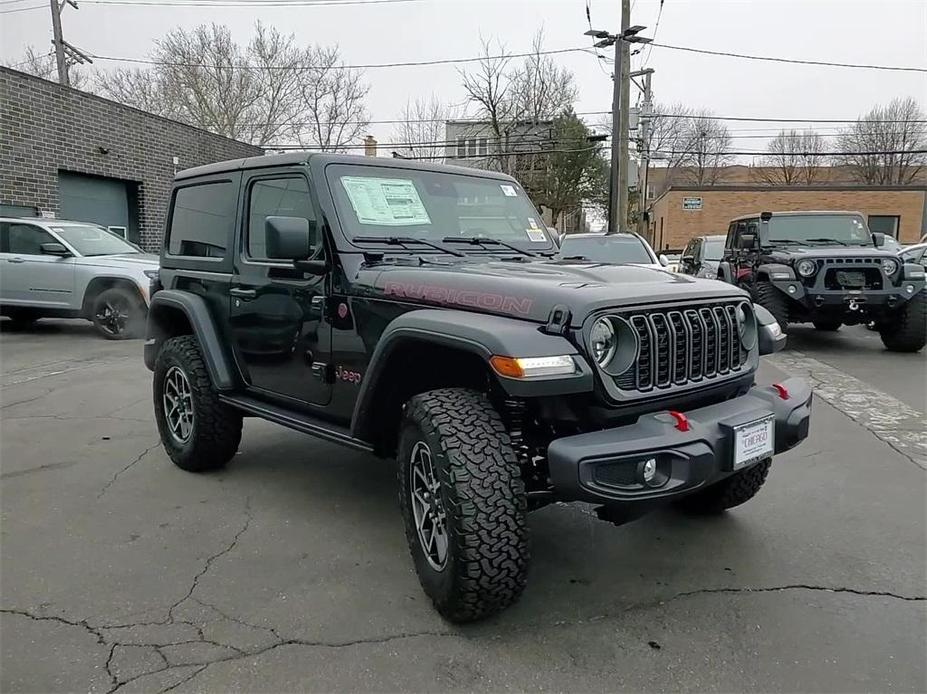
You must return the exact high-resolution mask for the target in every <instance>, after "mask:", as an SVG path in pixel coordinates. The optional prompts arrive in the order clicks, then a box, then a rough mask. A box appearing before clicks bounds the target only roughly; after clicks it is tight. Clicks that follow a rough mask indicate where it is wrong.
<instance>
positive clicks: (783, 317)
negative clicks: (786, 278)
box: [753, 281, 789, 332]
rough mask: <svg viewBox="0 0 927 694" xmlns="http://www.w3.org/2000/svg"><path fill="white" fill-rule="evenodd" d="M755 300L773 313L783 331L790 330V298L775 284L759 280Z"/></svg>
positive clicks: (755, 290)
mask: <svg viewBox="0 0 927 694" xmlns="http://www.w3.org/2000/svg"><path fill="white" fill-rule="evenodd" d="M753 300H754V301H756V303H758V304H759V305H760V306H762V307H763V308H765V309H766V310H767V311H769V312H770V313H771V314H772V315H773V318H775V319H776V322H777V323H778V324H779V327H780V328H782V332H786V331H787V330H788V328H789V305H788V303H787V302H788V299H786V298H785V296H783V294H782V292H780V291H779V290H778V289H776V287H775V286H774V285H773V284H771V283H769V282H762V281H760V282H757V283H756V288H755V289H754V295H753Z"/></svg>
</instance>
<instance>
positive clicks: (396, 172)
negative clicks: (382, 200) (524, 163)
mask: <svg viewBox="0 0 927 694" xmlns="http://www.w3.org/2000/svg"><path fill="white" fill-rule="evenodd" d="M402 161H403V160H402V159H396V160H387V161H386V162H381V161H371V162H366V161H339V160H337V159H329V160H327V161H324V163H322V165H321V166H319V167H318V168H317V169H316V171H315V173H314V175H313V180H314V181H315V182H316V189H317V190H319V191H321V190H325V195H324V198H325V202H326V205H325V207H328V206H329V205H330V206H331V207H330V213H328V215H327V216H328V218H329V221H330V222H332V223H330V228H331V229H332V231H333V232H334V230H335V228H336V227H337V230H338V233H337V234H333V235H334V236H335V239H336V243H335V245H336V246H337V247H338V248H339V250H340V251H346V252H368V253H369V252H370V251H371V250H379V251H381V252H382V249H383V244H382V243H368V242H364V241H355V240H354V235H352V234H351V233H350V232H349V230H348V228H349V226H350V224H346V223H345V222H346V221H347V222H349V223H350V220H345V218H344V215H345V214H347V213H350V211H348V212H346V211H345V210H343V209H342V207H343V205H342V204H341V203H340V198H339V195H338V194H337V192H336V189H335V187H336V186H337V185H338V184H339V180H340V178H341V177H342V176H358V175H364V174H362V173H358V172H357V171H345V172H341V173H339V172H337V169H338V168H342V167H343V168H347V169H354V170H356V169H361V168H363V169H369V170H371V174H370V175H373V176H382V177H383V178H390V177H393V178H410V177H412V176H415V175H423V174H428V175H436V176H453V177H462V178H467V179H476V180H479V181H481V182H485V183H490V184H495V185H497V186H501V185H506V186H511V187H513V188H514V189H515V190H516V192H517V197H521V198H524V203H527V205H528V206H529V209H530V210H531V212H532V213H533V214H534V216H535V217H536V218H537V222H538V223H539V231H541V233H543V235H544V239H545V241H544V242H543V243H542V242H532V241H530V240H528V238H527V236H526V238H525V241H524V242H520V240H518V241H519V243H515V244H514V245H515V246H517V247H519V248H523V249H524V250H526V251H529V252H533V253H537V254H539V255H543V254H551V253H556V252H557V244H556V241H555V240H554V239H553V237H552V236H551V233H550V231H549V230H548V229H547V226H546V224H545V223H544V218H543V216H542V215H541V213H540V212H539V211H538V209H537V206H536V205H535V204H534V202H533V201H532V200H531V198H530V197H529V196H528V194H527V193H526V192H525V190H524V189H523V188H522V186H521V184H520V183H518V182H517V181H515V180H514V179H512V178H510V177H508V176H503V175H502V174H497V173H495V172H492V171H483V170H481V169H470V168H466V167H450V166H438V165H428V164H424V165H421V166H414V165H409V164H406V165H403V164H402V163H401V162H402ZM310 163H311V160H310ZM331 167H335V171H330V168H331ZM348 204H350V203H348ZM326 212H328V211H327V210H326ZM432 228H433V229H434V231H433V232H432V233H429V234H425V235H423V237H422V238H424V239H426V240H429V241H432V242H434V243H441V242H442V241H441V240H442V239H443V238H444V237H445V236H449V235H452V234H451V233H449V230H446V229H440V228H439V227H438V226H437V225H432ZM408 229H409V227H408V226H398V225H397V226H396V231H395V235H396V236H406V235H408V234H407V232H408ZM378 235H379V234H376V233H364V234H357V236H378ZM472 235H473V234H466V235H461V238H465V237H469V236H472ZM388 236H389V235H388V234H383V237H384V238H387V237H388ZM485 236H486V237H487V238H490V239H491V238H494V237H493V235H492V234H486V235H485ZM339 237H340V240H339ZM500 238H501V239H502V240H503V241H506V242H509V243H511V242H512V240H513V239H510V238H508V237H506V236H500ZM453 248H454V249H455V250H458V251H460V252H462V253H464V254H465V255H467V256H471V255H483V256H486V255H490V256H491V255H501V254H505V255H511V254H513V253H515V251H512V250H509V249H507V248H505V247H504V246H496V245H493V246H491V247H489V248H485V247H481V246H479V245H473V246H464V245H463V244H460V245H457V244H455V245H454V246H453ZM389 252H390V254H391V255H392V254H405V255H415V256H417V255H426V254H427V255H441V254H442V251H440V250H433V249H430V248H426V247H425V246H422V247H416V248H402V247H401V246H395V247H393V248H391V249H390V251H389Z"/></svg>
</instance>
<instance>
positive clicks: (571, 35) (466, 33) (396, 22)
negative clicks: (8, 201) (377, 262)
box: [0, 0, 927, 149]
mask: <svg viewBox="0 0 927 694" xmlns="http://www.w3.org/2000/svg"><path fill="white" fill-rule="evenodd" d="M148 1H151V0H148ZM203 1H204V2H206V0H203ZM9 2H10V0H3V2H2V3H0V9H13V8H17V7H28V6H32V5H35V4H42V2H41V0H37V1H35V2H34V1H33V0H21V1H18V2H14V3H13V4H7V3H9ZM590 3H591V13H592V21H593V24H594V25H595V26H596V28H606V29H609V30H614V29H616V28H617V27H618V25H619V5H620V2H619V0H590ZM585 4H586V3H585V0H420V1H417V2H406V3H393V4H381V5H376V4H368V5H350V6H341V7H332V6H317V7H312V6H309V7H288V8H257V7H238V8H230V7H187V8H176V7H175V8H168V7H158V6H153V7H146V6H134V7H132V6H120V5H93V4H89V3H86V2H85V3H81V7H80V10H74V9H73V8H71V7H67V8H66V9H65V11H64V17H63V24H64V35H65V39H66V40H68V41H69V42H71V43H72V44H74V45H76V46H78V47H80V48H82V49H84V50H87V51H90V52H93V53H98V54H101V55H113V56H120V57H122V56H126V57H143V56H145V55H146V53H147V52H148V50H149V49H150V47H151V42H152V40H153V39H155V38H157V37H158V36H160V35H162V34H163V33H164V32H166V31H168V30H170V29H171V28H173V27H175V26H178V25H180V26H185V27H192V26H194V25H196V24H198V23H203V22H220V23H225V24H227V25H228V26H229V27H230V28H231V30H232V33H233V35H234V36H235V38H236V39H237V40H238V41H240V42H241V43H247V41H248V39H249V37H250V35H251V32H252V27H253V24H254V21H255V20H256V19H261V20H262V21H264V22H265V23H268V24H272V25H274V26H276V27H279V28H281V29H283V30H286V31H292V32H294V33H295V34H296V35H297V37H298V38H299V39H300V40H303V41H306V42H312V43H322V44H338V46H339V47H340V49H341V52H342V55H343V57H344V59H345V61H346V62H347V63H349V64H361V63H372V62H374V63H382V62H390V61H397V62H398V61H407V60H421V59H438V58H447V57H467V56H474V55H477V54H478V52H479V47H480V36H481V35H482V36H484V37H497V38H499V39H500V40H502V41H503V42H504V43H505V44H506V46H507V47H508V48H509V49H510V50H511V51H513V52H521V51H525V50H528V49H529V48H530V44H531V36H532V34H533V32H534V31H535V30H536V29H537V28H539V27H542V26H543V27H544V29H545V32H546V45H547V48H550V49H557V48H568V47H574V46H581V45H588V42H589V39H588V37H585V36H583V32H584V31H585V30H586V29H587V28H588V25H587V22H586V11H585ZM659 4H660V2H659V0H634V5H633V10H632V23H633V24H644V25H646V26H647V27H648V30H647V31H646V32H644V35H651V36H652V35H653V31H654V25H655V22H656V18H657V11H658V8H659ZM50 36H51V19H50V12H49V10H48V9H47V7H46V8H45V9H40V10H34V11H28V12H17V13H11V14H3V15H0V59H2V60H3V62H10V61H15V60H16V59H18V58H20V57H21V55H22V53H23V50H24V48H25V46H26V45H27V44H33V45H34V46H36V47H37V48H40V49H44V48H45V47H47V46H49V40H50ZM657 40H658V41H660V42H664V43H668V44H676V45H683V46H693V47H698V48H710V49H714V50H726V51H731V52H735V53H748V54H760V55H772V56H783V57H790V58H804V59H821V60H831V61H837V62H855V63H859V62H863V63H877V64H885V65H907V66H917V67H927V0H878V1H876V0H727V1H720V0H665V4H664V8H663V15H662V20H661V22H660V25H659V29H658V32H657ZM49 49H50V47H49ZM647 55H648V51H647V50H645V51H644V52H643V53H642V54H641V55H640V56H638V57H636V58H635V59H634V66H635V67H639V66H640V64H641V60H642V59H643V58H645V57H646V56H647ZM556 59H557V60H558V61H560V62H561V63H562V64H563V65H566V66H567V67H569V68H570V69H571V70H572V71H573V72H574V73H575V75H576V79H577V83H578V85H579V102H578V104H577V110H578V111H580V112H584V111H602V110H606V109H609V108H610V102H611V84H610V80H609V77H608V74H607V72H603V70H602V69H600V67H599V66H598V65H597V64H596V63H597V60H596V58H594V57H593V56H591V55H588V54H585V53H574V54H566V55H559V56H556ZM98 65H100V66H102V67H111V66H112V65H113V64H112V63H104V62H98ZM649 67H653V68H654V69H655V70H656V73H655V75H654V81H653V85H654V92H655V95H656V97H657V100H658V101H660V102H664V103H668V102H675V101H681V102H685V103H686V104H688V105H691V106H693V107H699V108H701V107H704V108H708V109H711V110H713V111H714V112H715V113H717V114H718V115H722V116H757V117H787V118H853V117H856V116H857V115H859V114H860V113H862V112H864V111H866V110H868V109H869V108H870V107H871V106H872V105H873V104H875V103H878V102H886V101H888V100H890V99H892V98H894V97H896V96H914V97H916V98H917V99H918V100H919V101H920V102H921V104H922V105H923V106H925V107H927V74H924V73H919V74H917V73H900V72H884V71H872V70H857V69H845V68H827V67H810V66H798V65H781V64H770V63H757V62H751V61H745V60H737V59H731V58H722V57H712V56H698V55H693V54H690V53H680V52H676V51H670V50H666V49H660V48H654V49H653V52H652V55H651V56H650V58H649ZM367 78H368V80H369V82H370V84H371V90H370V95H369V97H368V102H367V105H368V109H369V112H370V116H371V118H372V119H373V120H384V119H391V118H396V117H397V116H398V115H399V113H400V110H401V109H402V107H403V105H404V104H405V103H406V100H407V99H410V98H415V97H416V96H429V95H430V94H432V93H434V94H435V95H437V96H438V97H439V98H440V99H442V100H444V101H452V102H462V100H463V98H464V95H463V92H462V90H461V88H460V79H459V75H458V73H457V68H455V67H454V66H448V65H445V66H431V67H407V68H393V69H377V70H369V71H368V72H367ZM729 126H730V128H731V130H732V132H734V133H735V134H737V135H739V136H746V135H753V136H755V135H760V134H763V133H765V132H768V129H769V128H775V127H778V126H777V125H775V124H766V125H764V124H748V123H730V124H729ZM392 127H393V126H389V125H372V126H371V128H370V130H371V133H372V134H374V135H375V136H376V137H378V138H379V139H380V140H381V141H385V140H389V139H390V138H391V137H392V136H393V132H392ZM830 127H831V128H833V126H830ZM827 128H828V126H820V129H821V131H822V132H828V130H827ZM735 146H736V147H737V148H738V149H762V147H763V141H761V140H756V139H752V138H744V139H738V140H735Z"/></svg>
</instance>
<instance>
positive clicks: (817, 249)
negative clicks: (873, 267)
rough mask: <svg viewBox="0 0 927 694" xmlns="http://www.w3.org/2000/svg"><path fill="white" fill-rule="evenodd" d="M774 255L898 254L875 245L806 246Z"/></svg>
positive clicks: (814, 256)
mask: <svg viewBox="0 0 927 694" xmlns="http://www.w3.org/2000/svg"><path fill="white" fill-rule="evenodd" d="M774 255H776V256H779V257H782V258H785V259H788V260H801V259H802V258H896V257H897V254H896V253H894V252H892V251H887V250H884V249H882V248H876V247H875V246H805V247H802V248H788V249H780V250H777V251H775V253H774Z"/></svg>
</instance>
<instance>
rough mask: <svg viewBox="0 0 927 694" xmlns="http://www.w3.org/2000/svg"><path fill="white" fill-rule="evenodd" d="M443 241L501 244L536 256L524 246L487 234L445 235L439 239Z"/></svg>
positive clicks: (486, 244) (479, 244) (472, 244)
mask: <svg viewBox="0 0 927 694" xmlns="http://www.w3.org/2000/svg"><path fill="white" fill-rule="evenodd" d="M441 241H442V242H444V243H469V244H470V245H471V246H490V245H496V246H503V247H505V248H508V249H509V250H512V251H515V252H516V253H521V254H523V255H527V256H529V257H531V258H536V257H537V254H536V253H532V252H531V251H526V250H525V249H524V248H519V247H518V246H513V245H512V244H510V243H506V242H505V241H500V240H499V239H494V238H492V237H489V236H445V237H444V238H443V239H441Z"/></svg>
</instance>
